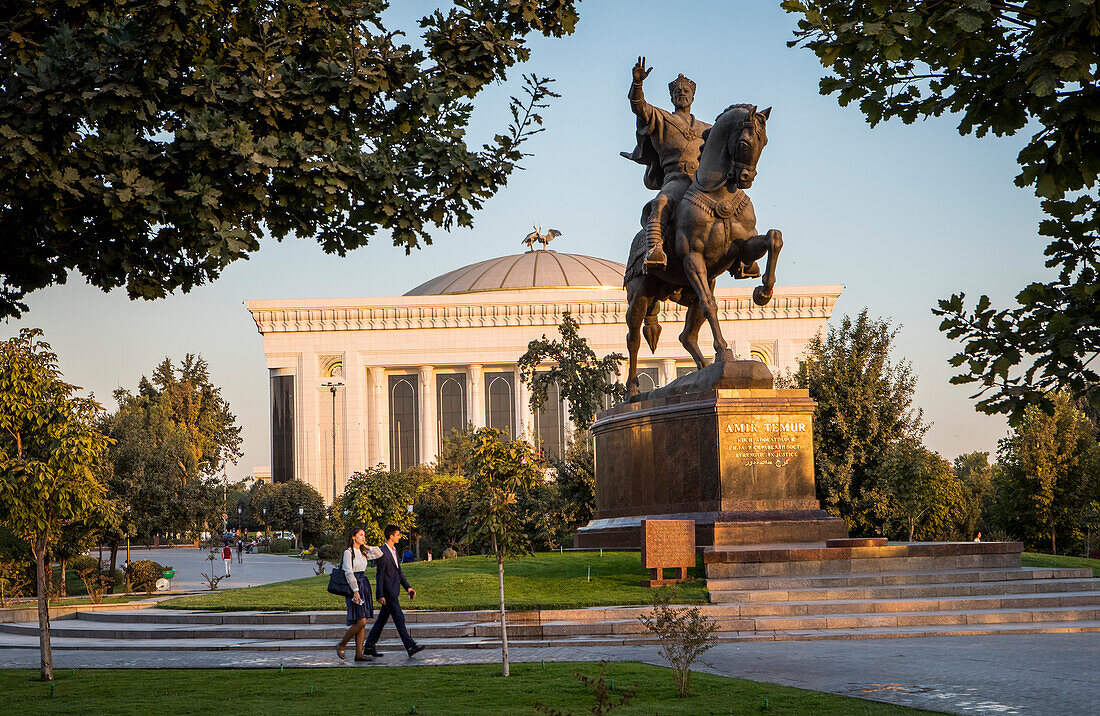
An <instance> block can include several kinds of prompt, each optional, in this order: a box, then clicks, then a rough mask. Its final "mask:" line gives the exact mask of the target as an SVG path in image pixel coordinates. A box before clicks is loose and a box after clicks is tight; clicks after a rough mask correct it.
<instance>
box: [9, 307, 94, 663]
mask: <svg viewBox="0 0 1100 716" xmlns="http://www.w3.org/2000/svg"><path fill="white" fill-rule="evenodd" d="M41 335H42V331H40V330H38V329H27V328H24V329H22V330H21V331H20V332H19V335H18V336H16V337H14V338H10V339H8V340H7V341H4V342H3V343H2V344H0V511H2V512H3V513H4V514H5V519H6V523H7V526H8V528H10V529H11V530H12V531H13V532H15V533H16V534H17V535H18V536H19V537H21V538H22V539H23V540H25V541H26V542H27V544H28V545H30V549H31V552H32V554H33V555H34V560H35V567H36V572H37V577H38V628H39V645H40V652H41V674H42V679H43V680H44V681H50V680H52V679H53V653H52V651H51V649H50V612H49V605H48V601H47V600H48V586H47V585H48V581H47V580H48V579H49V577H48V576H47V572H48V567H49V564H48V562H47V561H46V554H47V550H48V549H49V547H50V545H51V544H52V543H53V541H54V540H56V538H57V536H58V533H59V531H60V530H62V529H63V528H64V527H65V526H66V525H69V524H72V523H73V522H76V521H79V520H82V519H86V518H88V517H89V516H90V515H94V513H95V512H96V510H98V509H99V508H100V505H101V504H102V502H103V499H104V489H103V486H102V485H100V484H99V483H98V482H97V481H96V479H95V475H94V468H95V464H96V460H97V458H98V457H99V453H100V452H101V451H102V450H103V449H104V447H106V445H107V438H105V437H104V436H103V435H101V434H100V433H99V431H97V430H96V429H95V425H94V423H95V419H96V417H97V415H98V413H99V411H100V407H99V405H98V404H97V403H96V402H95V401H94V400H91V399H90V398H81V397H78V396H77V395H76V390H77V388H76V387H75V386H73V385H70V384H68V383H66V382H65V381H63V380H62V378H61V371H60V370H59V369H58V366H57V356H56V355H54V354H53V353H52V352H51V351H50V347H49V345H48V344H46V343H44V342H42V341H41V340H39V337H40V336H41Z"/></svg>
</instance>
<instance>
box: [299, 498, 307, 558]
mask: <svg viewBox="0 0 1100 716" xmlns="http://www.w3.org/2000/svg"><path fill="white" fill-rule="evenodd" d="M305 511H306V508H304V507H299V508H298V540H299V544H298V550H299V551H301V550H302V549H303V548H304V546H305V545H304V544H302V543H303V542H305V540H303V539H302V515H303V514H305Z"/></svg>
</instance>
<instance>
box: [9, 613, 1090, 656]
mask: <svg viewBox="0 0 1100 716" xmlns="http://www.w3.org/2000/svg"><path fill="white" fill-rule="evenodd" d="M1082 632H1100V620H1096V619H1093V620H1082V621H1068V622H1066V621H1032V622H1015V623H960V624H944V625H915V626H875V627H863V628H825V629H789V630H783V629H780V630H763V631H741V632H725V633H720V634H718V635H717V637H718V641H719V642H740V641H813V640H836V639H902V638H918V637H936V636H985V635H997V634H1048V633H1082ZM418 640H419V641H420V643H422V644H424V645H425V646H427V647H428V648H429V649H432V650H434V649H499V648H500V641H499V640H498V639H494V638H455V639H433V638H421V637H418ZM508 643H509V645H510V646H512V647H515V648H518V647H574V648H576V647H582V648H583V647H603V646H625V645H641V644H656V643H657V641H656V640H655V639H654V638H653V637H651V636H649V635H629V634H623V635H619V636H606V637H592V636H583V635H582V636H558V637H550V638H543V639H513V638H512V634H511V631H510V630H509V639H508ZM37 644H38V642H37V638H34V639H33V640H32V639H31V638H30V637H26V638H16V637H4V638H0V649H28V648H37ZM53 648H54V650H56V651H103V650H110V651H122V652H126V651H180V652H184V651H331V650H334V648H335V639H292V640H232V639H216V640H204V641H199V640H194V639H180V640H176V641H171V640H141V639H120V640H112V639H97V640H91V639H69V638H58V639H57V640H56V641H54V643H53ZM379 648H380V650H381V651H383V653H386V654H387V657H386V658H391V659H401V658H404V656H403V655H402V654H401V651H402V647H401V643H400V641H399V640H398V639H396V638H386V637H385V636H384V637H383V639H382V640H380V641H379ZM333 659H334V660H335V659H336V655H335V654H333Z"/></svg>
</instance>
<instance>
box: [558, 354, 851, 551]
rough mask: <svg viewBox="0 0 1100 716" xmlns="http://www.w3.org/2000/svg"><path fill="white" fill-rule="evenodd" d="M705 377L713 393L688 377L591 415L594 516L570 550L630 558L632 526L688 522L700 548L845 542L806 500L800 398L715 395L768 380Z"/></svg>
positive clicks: (839, 525) (761, 393)
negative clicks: (617, 551) (619, 552)
mask: <svg viewBox="0 0 1100 716" xmlns="http://www.w3.org/2000/svg"><path fill="white" fill-rule="evenodd" d="M731 363H732V364H734V367H733V368H731V365H730V364H731ZM745 363H755V364H756V365H755V366H743V365H742V366H740V367H738V366H736V364H745ZM715 366H716V367H715ZM715 366H711V367H708V369H705V370H707V371H711V375H710V380H709V382H710V384H711V385H712V386H713V387H709V388H705V387H703V386H705V385H706V383H707V380H708V376H707V375H706V374H705V373H704V371H699V372H698V373H695V374H692V375H689V376H685V377H684V378H686V379H690V380H684V379H681V380H679V381H674V382H673V383H672V384H670V385H669V386H666V387H665V388H662V389H658V390H656V391H651V392H650V393H649V394H646V395H643V396H639V397H640V398H641V399H640V400H635V401H632V402H628V403H624V404H622V405H618V406H616V407H614V408H612V409H610V410H607V411H604V412H603V413H601V414H600V416H599V418H598V420H597V421H596V424H595V425H594V426H593V428H592V432H593V435H594V437H595V442H596V514H595V516H594V518H593V519H592V521H591V522H590V523H589V524H588V525H586V526H585V527H583V528H581V529H580V530H578V531H577V535H576V545H577V546H578V547H609V548H614V547H618V548H624V547H625V548H637V547H638V546H639V545H640V540H641V534H640V528H641V521H642V520H643V519H662V520H663V519H690V520H694V521H695V542H696V545H697V546H700V547H702V546H710V545H739V544H760V543H776V542H821V541H824V540H826V539H834V538H843V537H847V529H846V528H845V526H844V522H843V521H842V520H840V519H837V518H835V517H831V516H830V515H828V514H827V513H826V512H824V511H823V510H821V508H820V504H819V503H818V501H817V498H816V495H815V491H814V471H813V427H812V425H813V422H812V421H813V411H814V407H815V403H814V401H813V400H811V399H810V397H809V393H808V391H805V390H776V389H773V388H770V387H747V388H734V387H724V386H726V385H729V384H731V383H733V384H740V385H745V384H750V385H754V386H760V385H770V375H769V376H768V378H769V380H767V381H764V380H762V379H760V377H759V376H756V377H755V378H753V379H752V381H751V382H749V381H748V380H745V379H744V378H743V377H742V378H737V377H736V376H735V377H734V378H730V377H729V376H730V374H731V373H734V374H736V373H737V372H738V370H741V372H745V371H746V370H751V371H758V369H757V368H756V366H760V367H763V364H760V363H758V362H755V361H732V362H729V363H727V364H726V365H725V366H723V365H721V364H715ZM712 369H713V370H712ZM765 370H766V369H765ZM701 374H702V375H701ZM723 376H725V377H723ZM678 384H679V385H678ZM685 387H686V388H688V389H691V390H694V392H682V391H683V390H684V389H685ZM701 387H702V388H703V389H701V390H700V388H701Z"/></svg>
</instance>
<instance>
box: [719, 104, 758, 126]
mask: <svg viewBox="0 0 1100 716" xmlns="http://www.w3.org/2000/svg"><path fill="white" fill-rule="evenodd" d="M731 109H739V110H741V111H742V112H744V113H745V114H752V112H753V110H754V109H756V105H755V104H731V105H730V106H729V107H726V108H725V109H723V110H722V111H721V112H719V113H718V116H717V117H715V118H714V121H715V122H717V121H718V120H719V119H721V118H722V115H724V114H725V113H726V112H729V111H730V110H731Z"/></svg>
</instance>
